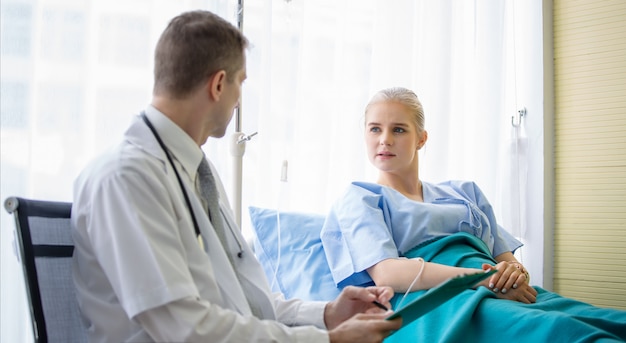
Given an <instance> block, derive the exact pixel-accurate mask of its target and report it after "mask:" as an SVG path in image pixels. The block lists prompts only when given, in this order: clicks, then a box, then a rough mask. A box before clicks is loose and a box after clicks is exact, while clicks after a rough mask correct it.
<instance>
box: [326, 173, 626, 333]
mask: <svg viewBox="0 0 626 343" xmlns="http://www.w3.org/2000/svg"><path fill="white" fill-rule="evenodd" d="M423 192H424V202H423V203H421V202H416V201H412V200H409V199H407V198H406V197H405V196H403V195H402V194H400V193H398V192H396V191H395V190H393V189H391V188H389V187H384V186H380V185H377V184H372V183H362V182H355V183H352V184H351V185H350V187H349V188H348V190H347V192H346V194H345V195H344V197H343V198H341V199H340V200H339V201H338V202H337V203H336V204H335V205H334V206H333V207H332V209H331V212H330V214H329V215H328V216H327V218H326V222H325V224H324V227H323V228H322V233H321V238H322V242H323V245H324V251H325V253H326V256H327V260H328V264H329V266H330V269H331V271H332V275H333V278H334V281H335V282H336V283H337V284H338V285H339V286H340V287H344V286H347V285H368V284H373V282H372V279H371V278H370V277H369V275H368V273H367V271H366V269H367V268H369V267H371V266H373V265H374V264H376V263H378V262H380V261H382V260H384V259H386V258H397V257H401V256H406V257H408V258H415V257H423V258H424V259H425V260H427V261H433V262H434V263H441V264H446V265H453V266H459V267H466V268H470V267H472V268H480V265H481V264H482V263H494V262H495V261H494V259H493V257H495V256H497V255H499V254H501V253H503V252H506V251H514V250H515V249H517V248H519V247H520V246H521V243H520V242H519V241H518V240H517V239H515V238H514V237H512V236H511V235H510V234H509V233H508V232H506V231H505V230H503V229H502V228H501V227H499V226H498V224H497V223H496V219H495V216H494V213H493V210H492V208H491V205H489V202H488V201H487V199H486V198H485V196H484V195H483V194H482V192H481V191H480V189H479V188H478V187H477V186H476V185H475V184H474V183H472V182H460V181H448V182H444V183H440V184H436V185H435V184H430V183H423ZM534 288H535V289H536V290H537V301H536V302H535V303H532V304H525V303H522V302H517V301H508V300H503V299H498V298H496V295H495V294H494V293H493V292H492V291H490V290H488V289H487V288H485V287H479V288H478V289H475V290H474V289H470V290H465V291H463V292H462V293H460V294H458V295H457V296H455V297H454V298H453V299H451V300H449V301H447V302H446V303H444V304H443V305H440V306H438V307H437V308H436V309H433V310H432V311H430V312H429V313H427V314H426V315H424V316H422V317H420V318H418V319H416V320H415V321H413V322H410V323H408V324H407V325H406V326H404V327H403V328H402V329H401V330H399V331H397V332H395V333H394V334H393V335H391V336H390V337H388V338H387V339H385V343H395V342H399V343H405V342H440V343H456V342H493V341H503V342H519V341H520V340H523V341H525V342H526V341H527V342H556V343H583V342H584V343H586V342H594V343H595V342H625V341H626V311H622V310H617V309H611V308H600V307H595V306H593V305H590V304H587V303H584V302H580V301H577V300H574V299H570V298H566V297H562V296H560V295H559V294H557V293H552V292H549V291H547V290H544V289H542V288H541V287H538V286H534ZM425 292H426V290H420V291H415V292H411V293H409V294H408V296H407V299H406V301H407V302H410V301H411V300H412V299H416V298H418V297H420V296H421V295H422V294H424V293H425ZM399 295H400V294H396V296H395V297H394V298H393V299H392V300H391V304H392V306H394V308H395V306H398V302H399V301H401V300H400V299H401V298H402V296H399Z"/></svg>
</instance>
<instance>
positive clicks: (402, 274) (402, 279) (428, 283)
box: [367, 258, 537, 303]
mask: <svg viewBox="0 0 626 343" xmlns="http://www.w3.org/2000/svg"><path fill="white" fill-rule="evenodd" d="M422 263H425V265H424V271H423V272H422V275H421V276H420V278H419V279H418V280H417V281H416V282H415V283H414V284H413V287H412V288H411V291H417V290H421V289H430V288H433V287H435V286H437V285H439V284H440V283H442V282H444V281H446V280H447V279H449V278H451V277H454V276H458V275H462V274H471V273H479V272H482V271H483V270H487V269H496V270H498V273H497V274H500V273H502V271H501V270H507V269H508V268H509V265H508V262H500V263H498V265H496V266H490V265H487V264H485V265H483V270H481V269H474V268H461V267H452V266H447V265H443V264H438V263H433V262H422V261H421V260H418V259H406V258H390V259H386V260H383V261H380V262H378V263H377V264H375V265H373V266H371V267H370V268H368V269H367V272H368V273H369V275H370V277H371V278H372V280H373V281H374V283H375V284H376V285H377V286H389V287H391V288H393V290H394V292H396V293H404V292H406V291H407V289H408V287H409V286H410V285H411V283H412V282H413V280H414V279H415V277H416V276H417V274H418V273H419V272H420V269H421V268H422ZM498 267H499V268H500V269H498ZM503 279H506V278H503ZM478 286H485V287H488V286H489V279H487V280H483V281H481V282H480V283H478V284H477V285H476V287H478ZM494 293H495V294H496V296H497V297H498V298H500V299H508V300H514V301H519V302H523V303H534V302H535V301H536V296H537V291H536V290H535V289H534V288H532V287H531V286H530V285H529V284H528V283H527V282H523V283H522V284H520V285H518V287H517V288H516V289H511V290H508V291H507V292H506V293H502V292H494Z"/></svg>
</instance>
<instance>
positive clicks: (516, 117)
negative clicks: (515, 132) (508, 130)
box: [511, 107, 526, 127]
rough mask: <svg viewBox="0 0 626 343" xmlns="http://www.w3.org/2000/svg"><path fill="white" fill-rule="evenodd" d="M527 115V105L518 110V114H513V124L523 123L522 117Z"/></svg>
mask: <svg viewBox="0 0 626 343" xmlns="http://www.w3.org/2000/svg"><path fill="white" fill-rule="evenodd" d="M525 115H526V107H524V108H522V109H521V110H518V111H517V115H514V116H511V125H513V127H519V126H520V125H522V118H523V117H524V116H525Z"/></svg>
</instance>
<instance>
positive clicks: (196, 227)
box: [141, 112, 243, 258]
mask: <svg viewBox="0 0 626 343" xmlns="http://www.w3.org/2000/svg"><path fill="white" fill-rule="evenodd" d="M141 119H143V121H144V122H145V123H146V125H147V126H148V128H149V129H150V131H152V134H153V135H154V138H156V140H157V142H158V143H159V146H160V147H161V149H162V150H163V152H164V153H165V156H166V157H167V160H168V161H169V162H170V165H171V166H172V169H174V174H176V179H177V180H178V185H179V186H180V190H181V191H182V192H183V197H184V198H185V203H186V204H187V209H188V210H189V215H191V220H192V221H193V228H194V231H195V232H196V237H202V233H201V232H200V226H199V225H198V220H197V219H196V216H195V213H194V212H193V208H192V207H191V201H189V195H188V194H187V190H186V189H185V185H184V184H183V180H182V179H181V178H180V174H179V173H178V169H177V168H176V165H175V164H174V160H173V159H172V156H171V155H170V152H169V150H168V149H167V147H166V146H165V143H163V140H162V139H161V136H160V135H159V134H158V133H157V131H156V129H155V128H154V126H152V123H151V122H150V120H148V116H146V113H145V112H141ZM220 214H221V215H222V217H223V218H224V219H225V220H224V222H225V223H226V225H227V226H228V229H229V230H230V234H231V235H232V236H233V237H234V238H235V241H237V245H238V246H239V251H238V252H237V257H239V258H242V257H243V244H242V243H241V241H240V240H239V237H237V235H235V233H234V232H233V227H232V226H231V225H230V222H229V221H228V220H227V219H226V215H224V212H223V211H222V208H221V206H220ZM224 244H226V243H224Z"/></svg>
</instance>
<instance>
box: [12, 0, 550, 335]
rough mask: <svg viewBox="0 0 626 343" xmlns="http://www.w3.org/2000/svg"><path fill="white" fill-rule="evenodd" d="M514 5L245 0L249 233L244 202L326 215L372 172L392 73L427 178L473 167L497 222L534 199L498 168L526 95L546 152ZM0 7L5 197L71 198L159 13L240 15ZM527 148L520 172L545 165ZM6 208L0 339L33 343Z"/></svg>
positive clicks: (532, 137)
mask: <svg viewBox="0 0 626 343" xmlns="http://www.w3.org/2000/svg"><path fill="white" fill-rule="evenodd" d="M514 3H515V2H514V1H513V0H508V1H501V0H476V1H466V0H445V1H426V0H423V1H419V0H415V1H414V0H396V1H380V0H359V1H356V0H353V1H348V0H315V1H310V0H309V1H304V0H264V1H261V0H248V1H246V2H245V4H244V6H245V8H244V24H243V28H244V32H245V34H246V36H247V37H248V38H249V39H250V41H251V44H252V47H251V49H250V50H249V53H248V80H247V81H246V82H245V84H244V88H243V102H242V114H243V126H242V131H244V133H246V134H251V133H253V132H258V135H256V136H255V137H254V138H253V139H252V140H251V141H250V142H248V143H247V146H246V152H245V155H244V157H243V170H244V172H243V181H242V182H243V201H242V203H243V209H242V213H243V218H242V227H243V230H244V233H245V234H247V235H249V234H250V224H249V217H248V215H247V213H248V212H247V207H248V206H261V207H270V208H280V209H289V210H298V211H307V212H317V213H325V212H326V211H327V210H328V208H329V206H330V205H331V203H332V201H334V199H336V198H337V197H338V196H339V194H340V193H341V192H342V191H343V189H345V187H346V186H347V184H348V183H349V182H350V181H353V180H370V181H371V180H374V178H375V176H376V171H375V170H374V169H373V168H372V167H371V166H370V164H369V162H368V160H367V157H366V156H365V150H364V147H363V143H362V128H363V109H364V107H365V104H366V103H367V101H368V99H369V98H370V96H371V95H372V94H373V93H374V92H376V91H377V90H379V89H381V88H385V87H390V86H404V87H408V88H410V89H413V90H414V91H415V92H416V93H417V94H418V96H419V97H420V99H421V100H422V102H423V105H424V107H425V111H426V128H427V130H428V131H429V141H428V143H427V145H426V147H425V149H423V150H422V152H421V156H420V162H421V171H420V173H421V177H422V178H423V179H424V180H428V181H440V180H444V179H471V180H475V181H476V182H477V183H478V184H479V185H480V186H481V188H482V189H483V191H484V192H485V193H486V194H487V196H488V197H489V199H490V200H492V202H493V203H494V206H495V208H496V210H498V211H502V212H503V213H501V214H499V216H500V217H499V219H501V221H502V222H503V223H508V222H507V221H510V219H509V218H512V217H513V216H515V214H511V213H523V216H525V217H527V218H534V217H532V216H533V214H536V213H539V214H541V213H540V211H539V210H533V209H529V210H528V211H525V212H520V211H521V208H522V207H521V206H515V205H511V203H512V202H511V201H510V200H507V199H502V197H501V196H500V195H501V194H508V193H507V192H508V190H507V189H509V188H508V187H513V186H514V185H515V184H518V185H519V183H518V181H516V180H513V177H509V178H505V177H506V176H507V175H512V174H511V173H512V171H513V169H512V168H511V163H510V162H509V161H511V160H513V159H514V158H517V157H515V156H517V155H512V154H511V151H510V150H511V149H510V147H511V146H512V145H511V144H512V143H511V142H512V137H513V136H512V134H513V131H512V129H511V115H512V114H514V113H516V112H517V110H518V109H519V108H518V107H519V104H521V103H523V104H524V106H525V107H527V108H528V110H529V115H528V119H526V118H524V120H523V123H524V125H525V126H527V128H528V130H527V131H525V132H526V133H525V134H527V136H528V137H527V143H526V144H527V152H528V154H527V156H530V155H533V154H534V155H537V154H539V155H541V152H542V150H541V144H542V143H541V141H542V137H543V136H542V135H543V133H542V131H541V127H542V122H541V120H542V116H541V111H542V99H541V86H540V83H541V77H542V74H541V68H539V70H537V68H536V66H537V65H539V66H540V65H541V1H540V0H532V1H528V2H517V3H515V5H513V4H514ZM1 6H2V8H1V11H0V12H1V16H2V17H1V25H2V26H1V28H0V34H1V35H2V36H1V40H2V44H1V49H2V50H1V53H2V58H1V63H2V65H1V67H2V68H1V71H2V81H1V88H0V90H1V114H2V117H1V119H2V122H1V131H2V132H1V153H2V155H1V162H2V164H1V168H2V170H1V174H0V178H1V182H2V184H1V186H2V187H1V189H0V198H1V199H2V200H4V199H5V198H6V197H7V196H10V195H18V196H26V197H33V198H41V199H55V200H65V201H71V200H72V199H71V196H72V195H71V189H72V182H73V179H74V178H75V176H76V175H77V174H78V172H79V171H80V170H81V169H82V167H83V166H84V164H85V163H86V162H87V161H88V160H90V159H91V158H93V157H94V156H95V155H96V154H97V153H98V152H100V151H102V150H103V149H105V148H107V147H109V146H110V145H111V144H114V143H116V142H117V141H118V140H119V138H120V137H121V135H122V133H123V131H124V129H125V128H126V127H127V125H128V123H129V121H130V120H131V117H132V116H133V115H135V114H136V113H138V111H140V110H141V109H142V108H143V107H144V106H145V105H146V103H147V102H148V101H149V99H150V94H151V83H152V82H151V80H152V74H151V71H152V67H151V65H152V51H153V47H154V44H155V42H156V39H157V38H158V35H159V34H160V32H161V31H162V30H163V28H164V26H165V25H166V22H167V21H168V20H169V19H170V18H171V17H173V16H174V15H176V14H178V13H180V12H182V11H184V10H187V9H193V8H205V9H210V10H213V11H215V12H217V13H218V14H220V15H222V16H223V17H225V18H227V19H228V20H231V21H232V22H234V21H235V13H236V10H235V7H236V4H235V1H234V0H231V1H228V0H221V1H219V0H215V1H210V0H204V1H200V0H197V1H192V0H187V1H167V0H139V1H132V2H129V1H122V0H116V1H75V0H43V1H27V0H2V2H1ZM520 16H521V17H522V19H523V22H524V23H525V24H526V26H524V27H525V29H523V30H520V27H522V21H520V19H519V18H520ZM515 18H518V19H517V21H516V20H515ZM513 42H517V43H515V44H517V45H515V44H513ZM515 56H518V58H515ZM538 82H539V85H538ZM232 131H233V129H232V128H231V129H230V132H232ZM229 144H230V141H229V140H228V138H226V139H221V140H214V139H211V140H209V142H208V143H207V145H205V147H204V149H205V151H206V152H207V154H208V155H209V156H210V157H211V159H212V160H213V161H214V162H215V164H216V167H217V168H218V169H219V171H220V173H221V175H222V178H223V180H224V182H225V184H226V186H227V190H229V189H232V188H233V182H234V179H233V177H232V176H231V173H232V169H233V168H232V164H231V161H232V157H231V154H230V147H229ZM285 163H286V164H287V165H288V168H287V180H286V182H285V181H281V174H283V173H282V172H283V165H284V164H285ZM527 163H528V169H529V172H528V175H529V176H528V181H527V183H528V184H531V183H533V182H532V181H533V178H537V177H536V176H533V175H536V174H539V175H540V174H541V173H542V169H541V168H542V165H541V164H540V163H537V162H533V160H532V159H529V160H528V162H527ZM518 179H519V178H518ZM522 188H523V189H526V188H525V187H523V186H522ZM541 190H542V184H541V183H533V186H532V187H531V188H529V189H528V191H527V193H528V194H527V198H524V199H522V201H521V203H528V202H531V201H533V202H536V203H537V204H538V205H537V206H541V203H542V201H543V198H541V194H542V193H541ZM230 196H231V197H232V196H234V195H233V194H230ZM529 199H533V200H529ZM500 202H503V204H501V203H500ZM501 205H502V206H501ZM500 209H502V210H500ZM505 209H506V210H505ZM533 211H534V212H533ZM1 212H2V214H1V215H0V217H1V220H2V221H1V223H2V230H0V231H1V233H2V239H1V241H0V243H1V245H2V246H1V253H2V275H1V277H2V282H1V287H0V290H1V295H2V298H1V304H2V309H1V323H0V325H1V337H0V340H1V341H3V342H4V341H7V342H28V341H31V337H30V331H29V326H28V325H27V323H28V316H27V308H26V306H25V294H24V289H23V280H22V275H21V270H20V269H19V268H20V267H19V264H18V262H17V261H16V259H15V257H14V255H13V248H12V240H13V237H12V235H13V234H12V227H13V223H12V219H11V218H10V217H9V216H8V214H7V213H6V212H5V211H4V210H3V211H1ZM533 220H535V219H532V220H531V219H529V220H528V221H529V223H528V224H525V225H529V227H530V228H531V229H532V230H534V231H532V234H531V235H530V236H532V235H535V236H541V235H542V230H543V227H542V226H541V222H540V224H539V225H536V226H533V225H532V224H534V223H535V222H536V220H535V222H533ZM519 232H522V231H521V230H520V231H519ZM527 234H528V233H527ZM531 238H532V237H531ZM524 239H525V240H526V238H524ZM541 244H542V241H541V240H540V239H536V240H532V239H530V241H529V244H528V245H532V247H533V249H535V252H537V253H536V254H532V251H531V253H529V254H526V256H529V255H530V256H533V255H536V256H539V257H537V258H538V262H533V263H535V265H536V266H537V267H536V268H540V267H541V256H542V255H543V250H542V249H543V246H542V245H541ZM533 268H534V267H533V266H531V268H530V269H531V272H532V271H533ZM539 284H540V282H539Z"/></svg>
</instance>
